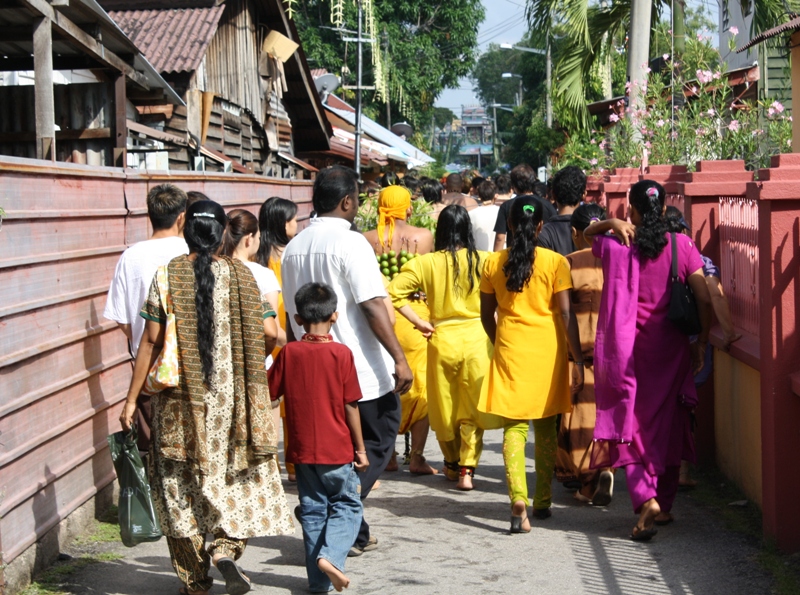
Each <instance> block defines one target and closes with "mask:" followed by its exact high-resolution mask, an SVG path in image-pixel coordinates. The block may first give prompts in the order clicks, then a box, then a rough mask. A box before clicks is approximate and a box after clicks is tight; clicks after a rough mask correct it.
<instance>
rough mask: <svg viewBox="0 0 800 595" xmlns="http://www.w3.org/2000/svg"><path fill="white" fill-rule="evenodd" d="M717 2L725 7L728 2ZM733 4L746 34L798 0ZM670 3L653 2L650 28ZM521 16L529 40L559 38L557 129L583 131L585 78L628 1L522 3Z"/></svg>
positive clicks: (624, 23) (775, 20) (621, 30)
mask: <svg viewBox="0 0 800 595" xmlns="http://www.w3.org/2000/svg"><path fill="white" fill-rule="evenodd" d="M678 1H679V0H674V2H675V3H678ZM723 1H724V2H725V4H726V6H727V5H728V3H729V2H730V0H723ZM732 4H733V3H732ZM735 4H739V5H740V7H741V10H742V14H743V15H744V14H746V13H747V12H748V10H751V11H752V13H753V20H752V26H751V31H750V34H751V36H754V35H757V34H759V33H761V32H763V31H766V30H768V29H771V28H772V27H775V26H776V25H778V24H780V23H783V22H785V21H786V20H787V17H788V16H789V15H791V14H793V13H794V12H795V11H798V10H800V0H737V1H736V2H735ZM672 5H673V0H653V27H655V24H656V23H657V22H658V21H659V20H660V18H661V15H662V13H663V11H664V9H669V8H672ZM732 8H733V9H734V10H735V9H736V8H735V7H732ZM526 14H527V17H528V23H529V24H530V27H531V29H532V38H533V39H534V40H537V39H538V40H546V39H549V38H552V36H553V33H554V31H556V30H557V31H558V32H559V33H561V34H563V37H562V38H561V39H558V40H557V41H556V43H555V44H554V48H555V76H554V84H553V86H554V89H553V97H554V99H555V101H556V102H557V103H558V104H560V107H561V109H560V112H561V113H562V114H565V115H564V116H562V119H563V118H567V119H568V121H566V122H564V121H562V122H561V124H562V125H566V126H569V127H574V128H578V129H585V128H588V127H589V126H591V119H590V117H589V113H588V111H587V109H586V89H585V85H586V81H587V78H588V76H589V73H590V71H591V69H592V67H593V66H594V64H595V62H596V61H597V59H598V57H601V56H607V55H609V53H610V52H611V51H614V47H613V46H614V42H615V40H620V39H624V35H625V34H626V33H627V31H628V29H629V27H630V15H631V0H611V1H609V2H602V4H593V5H591V6H590V5H589V0H528V1H527V7H526ZM677 14H678V11H677V10H676V16H677Z"/></svg>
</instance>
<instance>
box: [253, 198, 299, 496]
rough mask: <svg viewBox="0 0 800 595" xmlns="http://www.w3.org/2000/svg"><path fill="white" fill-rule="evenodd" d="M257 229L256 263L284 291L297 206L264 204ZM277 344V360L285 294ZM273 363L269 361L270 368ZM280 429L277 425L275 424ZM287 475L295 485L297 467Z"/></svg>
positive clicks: (283, 341)
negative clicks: (286, 257)
mask: <svg viewBox="0 0 800 595" xmlns="http://www.w3.org/2000/svg"><path fill="white" fill-rule="evenodd" d="M258 228H259V230H260V232H261V244H260V245H259V247H258V252H257V253H256V262H257V263H258V264H260V265H261V266H265V267H267V268H268V269H270V270H271V271H272V272H273V273H275V276H276V277H277V278H278V284H279V285H280V286H281V288H283V279H282V278H281V257H282V256H283V250H284V248H286V244H288V243H289V242H290V241H291V239H292V238H293V237H294V236H295V234H296V233H297V205H296V204H294V203H293V202H292V201H291V200H286V199H285V198H280V197H278V196H273V197H272V198H268V199H267V200H265V201H264V204H263V205H261V209H260V210H259V212H258ZM276 311H277V313H278V318H277V320H278V327H279V328H278V344H277V345H276V347H275V349H273V350H272V357H273V358H276V357H278V352H279V351H280V350H281V347H283V346H284V345H286V310H285V309H284V307H283V292H280V293H279V294H278V305H277V308H276ZM271 364H272V362H271V361H270V360H269V359H268V366H267V367H269V365H271ZM280 415H281V417H285V415H286V413H285V410H284V408H283V401H281V407H280ZM276 425H277V423H276ZM286 436H287V432H286V422H285V420H284V423H283V452H284V453H286V449H287V448H288V446H287V443H286ZM286 473H287V474H288V475H289V481H295V474H294V465H292V464H291V463H286Z"/></svg>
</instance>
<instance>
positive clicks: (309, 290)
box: [294, 283, 338, 324]
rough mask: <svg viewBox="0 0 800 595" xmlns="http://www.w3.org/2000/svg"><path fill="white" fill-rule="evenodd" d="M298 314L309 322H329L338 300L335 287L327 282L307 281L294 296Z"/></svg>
mask: <svg viewBox="0 0 800 595" xmlns="http://www.w3.org/2000/svg"><path fill="white" fill-rule="evenodd" d="M294 305H295V307H296V308H297V315H298V316H299V317H300V318H302V319H303V320H304V321H306V322H308V323H309V324H318V323H320V322H327V321H328V320H330V319H331V316H333V314H334V312H336V307H337V306H338V300H337V299H336V292H335V291H334V290H333V287H331V286H330V285H326V284H325V283H306V284H305V285H303V286H302V287H301V288H300V289H298V290H297V294H295V296H294Z"/></svg>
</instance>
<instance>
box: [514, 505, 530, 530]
mask: <svg viewBox="0 0 800 595" xmlns="http://www.w3.org/2000/svg"><path fill="white" fill-rule="evenodd" d="M511 515H512V516H515V517H522V523H521V524H520V530H521V531H522V532H523V533H530V531H531V521H530V519H528V507H527V506H525V502H523V501H522V500H517V501H516V502H514V504H513V505H512V506H511Z"/></svg>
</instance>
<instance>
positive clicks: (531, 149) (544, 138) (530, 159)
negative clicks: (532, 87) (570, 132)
mask: <svg viewBox="0 0 800 595" xmlns="http://www.w3.org/2000/svg"><path fill="white" fill-rule="evenodd" d="M563 144H564V133H563V132H562V131H560V130H556V129H551V128H547V125H546V123H545V103H544V98H540V99H539V101H537V102H535V103H534V102H526V103H523V104H522V106H521V107H519V108H517V109H515V110H514V114H513V120H512V122H511V137H510V140H509V142H508V145H507V147H506V149H505V151H504V152H503V158H504V159H505V160H506V161H508V163H515V164H516V163H528V164H530V165H531V166H532V167H540V166H543V165H547V163H548V159H549V155H550V154H551V153H553V152H554V151H555V150H556V149H557V148H558V147H560V146H561V145H563Z"/></svg>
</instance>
